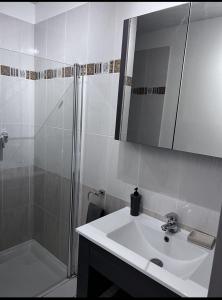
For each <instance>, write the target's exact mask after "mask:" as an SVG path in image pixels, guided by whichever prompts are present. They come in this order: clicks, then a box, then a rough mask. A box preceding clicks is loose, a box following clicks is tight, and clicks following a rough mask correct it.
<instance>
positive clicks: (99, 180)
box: [83, 134, 109, 189]
mask: <svg viewBox="0 0 222 300" xmlns="http://www.w3.org/2000/svg"><path fill="white" fill-rule="evenodd" d="M108 147H109V138H108V137H105V136H100V135H91V134H86V135H85V145H84V153H83V164H84V165H83V183H84V184H85V185H88V186H90V187H94V188H95V189H100V188H103V189H104V188H105V187H106V182H107V181H106V174H107V157H108V156H107V154H108Z"/></svg>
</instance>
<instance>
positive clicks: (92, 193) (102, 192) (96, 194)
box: [88, 190, 106, 201]
mask: <svg viewBox="0 0 222 300" xmlns="http://www.w3.org/2000/svg"><path fill="white" fill-rule="evenodd" d="M90 195H94V196H96V197H105V195H106V191H104V190H98V191H95V192H94V191H90V192H88V201H90Z"/></svg>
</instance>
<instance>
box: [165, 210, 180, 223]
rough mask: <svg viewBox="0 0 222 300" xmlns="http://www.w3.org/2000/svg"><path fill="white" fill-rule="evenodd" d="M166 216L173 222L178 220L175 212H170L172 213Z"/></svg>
mask: <svg viewBox="0 0 222 300" xmlns="http://www.w3.org/2000/svg"><path fill="white" fill-rule="evenodd" d="M165 217H166V218H167V220H168V221H171V222H177V220H178V215H177V214H176V213H174V212H170V213H168V214H166V215H165Z"/></svg>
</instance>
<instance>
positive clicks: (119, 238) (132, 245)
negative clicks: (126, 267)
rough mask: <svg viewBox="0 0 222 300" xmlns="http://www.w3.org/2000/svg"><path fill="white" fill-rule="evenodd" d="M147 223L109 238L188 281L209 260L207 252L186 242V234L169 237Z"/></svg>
mask: <svg viewBox="0 0 222 300" xmlns="http://www.w3.org/2000/svg"><path fill="white" fill-rule="evenodd" d="M144 223H145V222H143V221H141V220H139V221H136V220H134V221H132V222H129V223H128V224H126V225H124V226H122V227H120V228H118V229H116V230H114V231H112V232H110V233H109V234H108V235H107V237H109V238H110V239H112V240H113V241H115V242H117V243H119V244H121V245H123V246H124V247H127V248H128V249H130V250H132V251H134V252H136V253H137V254H139V255H141V256H143V257H144V258H146V259H147V260H148V261H151V262H152V259H157V261H160V262H161V263H162V265H161V267H162V268H164V269H166V270H167V271H168V272H170V273H173V274H175V275H176V276H178V277H181V278H183V279H185V278H189V277H190V276H191V275H192V274H193V273H194V272H195V270H196V269H197V268H198V267H199V266H200V265H201V263H202V262H203V261H204V260H205V259H206V258H207V256H208V252H207V250H205V249H201V248H200V247H197V246H196V245H193V244H191V243H189V242H187V240H186V238H185V236H184V234H183V233H181V232H179V233H177V234H174V235H168V236H166V235H165V234H164V233H163V232H161V229H159V228H156V229H153V228H152V227H151V226H149V224H144ZM165 236H166V240H167V241H165V239H164V237H165ZM155 261H156V260H154V262H155ZM157 265H158V264H157Z"/></svg>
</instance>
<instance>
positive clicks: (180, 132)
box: [173, 2, 222, 157]
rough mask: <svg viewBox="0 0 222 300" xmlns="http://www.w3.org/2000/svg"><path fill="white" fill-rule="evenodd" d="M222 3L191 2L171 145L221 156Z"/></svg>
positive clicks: (179, 148) (189, 150) (180, 148)
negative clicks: (173, 135) (179, 92)
mask: <svg viewBox="0 0 222 300" xmlns="http://www.w3.org/2000/svg"><path fill="white" fill-rule="evenodd" d="M221 32H222V3H220V2H199V3H192V6H191V16H190V25H189V31H188V39H187V49H186V56H185V64H184V72H183V79H182V86H181V94H180V100H179V107H178V116H177V124H176V130H175V140H174V147H173V148H174V149H176V150H182V151H186V152H193V153H199V154H205V155H210V156H217V157H222V138H221V137H222V89H221V83H222V37H221Z"/></svg>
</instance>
